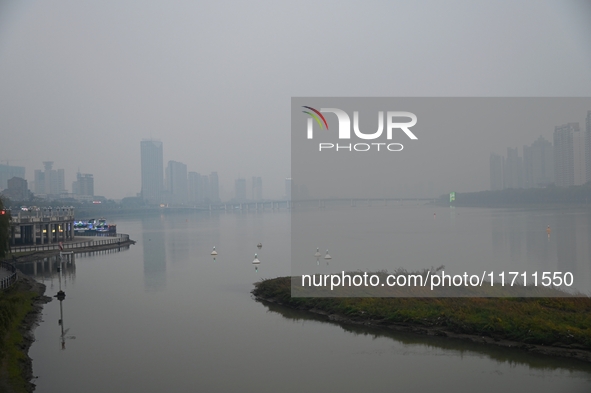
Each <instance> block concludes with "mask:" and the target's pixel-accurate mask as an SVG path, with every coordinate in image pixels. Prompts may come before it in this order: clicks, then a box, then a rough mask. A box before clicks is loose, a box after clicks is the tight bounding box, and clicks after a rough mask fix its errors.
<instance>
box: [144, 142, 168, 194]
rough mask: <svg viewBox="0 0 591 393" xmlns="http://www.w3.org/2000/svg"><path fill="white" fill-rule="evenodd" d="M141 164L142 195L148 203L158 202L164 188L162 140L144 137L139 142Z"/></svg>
mask: <svg viewBox="0 0 591 393" xmlns="http://www.w3.org/2000/svg"><path fill="white" fill-rule="evenodd" d="M140 147H141V164H142V191H141V195H142V197H143V198H144V199H145V200H146V201H147V202H149V203H160V202H161V201H162V191H163V190H164V159H163V154H162V142H160V141H155V140H152V139H149V140H148V139H144V140H143V141H141V143H140Z"/></svg>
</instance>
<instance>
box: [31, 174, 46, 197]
mask: <svg viewBox="0 0 591 393" xmlns="http://www.w3.org/2000/svg"><path fill="white" fill-rule="evenodd" d="M33 191H34V192H35V194H38V195H40V194H45V172H43V171H42V170H40V169H35V187H34V189H33Z"/></svg>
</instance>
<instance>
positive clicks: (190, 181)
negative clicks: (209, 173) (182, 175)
mask: <svg viewBox="0 0 591 393" xmlns="http://www.w3.org/2000/svg"><path fill="white" fill-rule="evenodd" d="M187 188H188V199H189V203H201V202H203V195H202V194H203V193H202V186H201V175H200V174H199V173H197V172H189V173H187Z"/></svg>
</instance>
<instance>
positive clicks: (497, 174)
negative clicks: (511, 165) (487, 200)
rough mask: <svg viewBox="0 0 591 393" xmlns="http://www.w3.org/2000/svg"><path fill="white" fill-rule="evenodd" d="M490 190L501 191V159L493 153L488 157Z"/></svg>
mask: <svg viewBox="0 0 591 393" xmlns="http://www.w3.org/2000/svg"><path fill="white" fill-rule="evenodd" d="M490 189H491V190H492V191H496V190H502V189H503V157H501V156H500V155H498V154H494V153H491V155H490Z"/></svg>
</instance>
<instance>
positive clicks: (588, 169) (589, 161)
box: [585, 110, 591, 182]
mask: <svg viewBox="0 0 591 393" xmlns="http://www.w3.org/2000/svg"><path fill="white" fill-rule="evenodd" d="M585 175H586V178H585V180H587V181H588V182H589V181H591V110H589V111H587V121H586V129H585Z"/></svg>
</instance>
